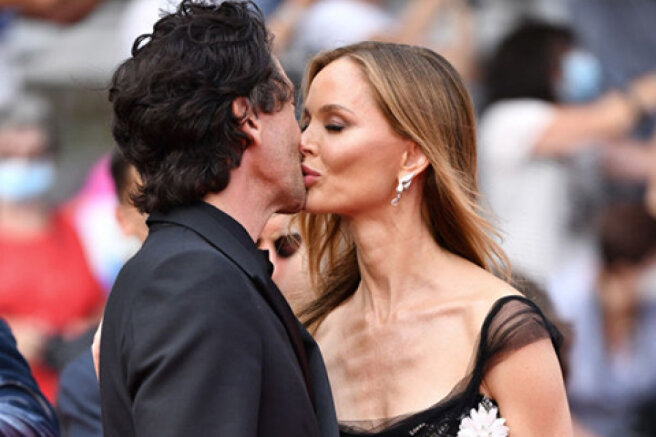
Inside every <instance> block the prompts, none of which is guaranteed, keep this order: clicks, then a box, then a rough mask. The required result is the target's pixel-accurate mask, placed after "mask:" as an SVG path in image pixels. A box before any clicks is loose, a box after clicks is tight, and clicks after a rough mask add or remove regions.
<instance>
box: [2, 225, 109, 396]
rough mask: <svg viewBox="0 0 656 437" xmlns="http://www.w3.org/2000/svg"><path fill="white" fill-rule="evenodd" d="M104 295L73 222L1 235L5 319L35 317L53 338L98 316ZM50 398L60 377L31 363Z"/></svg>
mask: <svg viewBox="0 0 656 437" xmlns="http://www.w3.org/2000/svg"><path fill="white" fill-rule="evenodd" d="M104 299H105V296H104V293H103V292H102V290H101V288H100V285H99V284H98V282H97V281H96V279H95V277H94V276H93V275H92V273H91V271H90V269H89V266H88V264H87V261H86V258H85V254H84V251H83V249H82V246H81V244H80V241H79V238H78V236H77V233H76V232H75V230H74V228H73V226H72V224H71V223H70V220H69V219H68V217H66V216H64V215H63V214H62V213H56V214H54V215H53V218H52V224H51V226H50V227H49V229H48V230H47V231H46V232H43V233H42V234H39V235H37V236H34V237H31V238H27V239H26V238H20V239H19V238H16V237H12V235H7V234H0V315H2V316H4V317H7V318H9V319H11V317H30V318H35V319H39V320H41V321H43V322H45V323H46V324H48V325H49V326H50V328H51V329H52V330H53V332H52V333H53V334H58V333H62V332H64V330H65V329H66V328H67V327H69V326H68V325H69V324H70V323H71V322H73V321H75V320H79V319H81V318H85V317H89V316H91V315H93V314H95V313H96V312H97V311H99V308H101V306H102V304H103V302H104ZM30 366H31V367H32V371H33V373H34V377H35V379H36V381H37V383H38V384H39V386H40V388H41V390H42V391H43V393H44V394H45V396H46V397H47V398H48V399H49V400H50V401H54V399H55V396H56V392H57V375H56V373H55V372H53V371H52V370H50V369H48V368H47V367H45V366H43V365H40V364H39V363H30Z"/></svg>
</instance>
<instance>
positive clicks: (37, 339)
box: [7, 317, 50, 363]
mask: <svg viewBox="0 0 656 437" xmlns="http://www.w3.org/2000/svg"><path fill="white" fill-rule="evenodd" d="M7 323H8V324H9V326H10V327H11V330H12V332H13V334H14V337H15V338H16V346H17V348H18V351H19V352H20V353H21V354H22V355H23V357H24V358H25V359H26V360H27V361H28V362H30V363H33V362H35V361H40V360H41V357H42V355H43V351H44V349H45V345H46V342H47V341H48V338H49V336H50V329H49V328H48V326H47V325H46V324H44V323H43V322H41V321H39V320H34V319H27V318H22V317H21V318H11V317H9V318H7Z"/></svg>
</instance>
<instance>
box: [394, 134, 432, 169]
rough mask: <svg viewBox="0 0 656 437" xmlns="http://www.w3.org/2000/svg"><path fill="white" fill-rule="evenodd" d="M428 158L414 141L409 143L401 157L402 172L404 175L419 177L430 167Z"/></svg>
mask: <svg viewBox="0 0 656 437" xmlns="http://www.w3.org/2000/svg"><path fill="white" fill-rule="evenodd" d="M429 164H430V163H429V162H428V158H426V155H424V152H422V150H421V148H420V147H419V146H418V145H417V143H415V142H414V141H408V143H407V146H406V149H405V151H404V152H403V155H402V157H401V170H402V172H403V173H404V174H408V173H412V174H413V175H415V176H416V175H418V174H420V173H421V172H423V171H424V170H426V167H428V166H429Z"/></svg>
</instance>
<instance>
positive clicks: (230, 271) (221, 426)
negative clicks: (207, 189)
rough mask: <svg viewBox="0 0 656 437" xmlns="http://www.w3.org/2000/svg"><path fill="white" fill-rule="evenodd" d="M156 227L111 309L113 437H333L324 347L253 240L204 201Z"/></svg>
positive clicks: (107, 360)
mask: <svg viewBox="0 0 656 437" xmlns="http://www.w3.org/2000/svg"><path fill="white" fill-rule="evenodd" d="M148 222H149V227H150V234H149V236H148V238H147V240H146V242H145V243H144V246H143V247H142V249H141V250H140V251H139V252H138V253H137V255H136V256H135V257H134V258H133V259H131V260H130V261H129V262H128V263H127V264H126V266H125V267H124V268H123V270H122V271H121V273H120V274H119V276H118V278H117V280H116V283H115V285H114V288H113V290H112V293H111V294H110V297H109V301H108V303H107V308H106V311H105V321H104V326H103V331H102V340H101V355H100V382H101V398H102V405H103V411H102V414H103V423H104V435H105V437H131V436H158V437H166V436H172V437H173V436H176V437H179V436H203V437H211V436H225V437H250V436H268V437H275V436H281V437H283V436H284V437H312V436H325V437H328V436H330V437H336V436H337V435H338V430H337V422H336V419H335V412H334V407H333V404H332V397H331V393H330V387H329V385H328V381H327V377H326V373H325V368H324V366H323V362H322V359H321V356H320V354H319V351H318V347H317V345H316V343H315V342H314V341H313V340H312V338H311V337H310V336H309V335H308V334H307V332H306V331H305V330H304V329H303V328H302V327H301V326H300V324H299V323H298V321H297V320H296V318H295V317H294V315H293V314H292V312H291V309H290V308H289V305H288V304H287V302H286V301H285V300H284V298H283V296H282V294H281V293H280V291H279V290H278V289H277V287H276V286H275V285H274V284H273V282H272V280H271V278H270V273H271V265H270V264H269V262H268V259H267V257H266V253H262V252H260V251H259V250H258V249H257V247H256V246H255V244H254V242H253V241H252V239H251V238H250V236H249V234H248V233H247V232H246V230H245V229H244V228H243V227H242V226H241V225H240V224H239V223H238V222H236V221H235V220H233V219H232V218H231V217H229V216H228V215H226V214H224V213H223V212H221V211H219V210H218V209H216V208H214V207H213V206H211V205H209V204H206V203H198V204H195V205H193V206H190V207H182V208H178V209H175V210H173V211H171V212H170V213H168V214H159V213H153V214H151V216H150V218H149V220H148Z"/></svg>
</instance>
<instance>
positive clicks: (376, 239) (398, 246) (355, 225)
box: [347, 199, 453, 322]
mask: <svg viewBox="0 0 656 437" xmlns="http://www.w3.org/2000/svg"><path fill="white" fill-rule="evenodd" d="M408 200H409V199H408ZM407 203H408V204H406V205H403V203H402V204H401V205H399V206H398V207H397V208H398V209H397V208H388V209H384V210H383V211H382V212H380V213H378V214H376V215H375V216H373V215H369V216H367V217H355V218H350V219H347V223H348V227H349V230H350V232H351V235H352V236H353V238H354V241H355V245H356V247H357V253H358V267H359V269H360V276H361V282H360V286H359V287H358V290H357V292H356V296H355V301H354V303H356V304H357V305H360V306H362V311H363V312H364V314H368V315H369V316H372V317H374V320H376V321H378V322H384V321H386V320H388V319H390V318H391V317H394V315H395V314H396V313H397V312H398V311H399V310H400V309H402V308H403V307H404V306H405V305H406V304H412V302H416V301H417V298H421V297H422V296H423V295H424V293H423V292H424V291H426V290H431V291H434V289H435V288H436V287H437V284H436V283H437V278H439V277H440V274H441V271H444V269H443V267H444V265H445V264H449V265H450V264H451V260H452V257H453V256H452V255H451V254H449V253H448V252H446V251H445V250H443V249H441V248H440V247H439V246H438V245H437V244H436V243H435V240H434V239H433V236H432V235H431V233H430V231H429V229H428V228H427V226H426V225H425V224H424V223H423V220H422V219H421V213H420V207H419V205H414V206H415V208H416V210H412V206H413V205H409V203H411V202H407Z"/></svg>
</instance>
